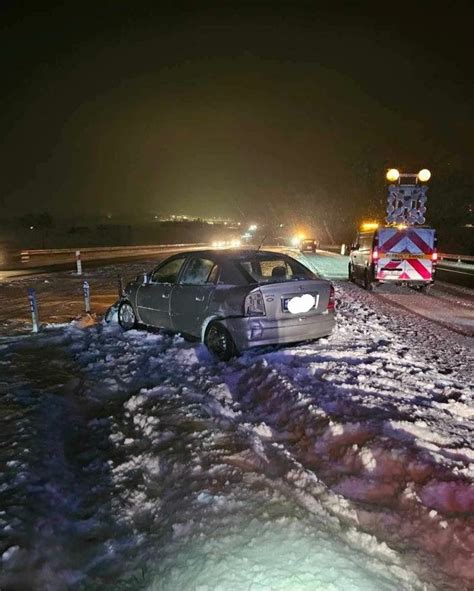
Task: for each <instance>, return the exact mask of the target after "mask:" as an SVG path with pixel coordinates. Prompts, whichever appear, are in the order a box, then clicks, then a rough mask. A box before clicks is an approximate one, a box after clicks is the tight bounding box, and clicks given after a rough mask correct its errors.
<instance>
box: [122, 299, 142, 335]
mask: <svg viewBox="0 0 474 591" xmlns="http://www.w3.org/2000/svg"><path fill="white" fill-rule="evenodd" d="M118 321H119V324H120V326H121V327H122V328H123V329H124V330H130V329H132V328H134V327H135V326H136V324H137V317H136V316H135V312H134V311H133V307H132V304H130V303H129V302H120V306H119V309H118Z"/></svg>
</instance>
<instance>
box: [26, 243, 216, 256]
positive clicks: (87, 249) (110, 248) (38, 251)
mask: <svg viewBox="0 0 474 591" xmlns="http://www.w3.org/2000/svg"><path fill="white" fill-rule="evenodd" d="M206 244H207V243H206V242H196V243H180V244H143V245H140V246H88V247H85V248H44V249H33V250H29V249H28V250H22V251H21V253H20V254H21V257H27V256H29V257H31V256H42V255H43V256H44V255H48V254H72V255H74V256H75V254H76V252H77V251H78V250H79V251H80V252H81V253H96V252H99V253H100V252H111V251H112V252H120V251H141V250H159V249H160V248H174V247H176V248H183V247H184V246H206Z"/></svg>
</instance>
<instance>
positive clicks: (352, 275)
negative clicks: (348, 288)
mask: <svg viewBox="0 0 474 591" xmlns="http://www.w3.org/2000/svg"><path fill="white" fill-rule="evenodd" d="M347 275H348V277H349V281H352V283H354V281H355V277H354V271H353V269H352V264H351V263H349V265H348V266H347Z"/></svg>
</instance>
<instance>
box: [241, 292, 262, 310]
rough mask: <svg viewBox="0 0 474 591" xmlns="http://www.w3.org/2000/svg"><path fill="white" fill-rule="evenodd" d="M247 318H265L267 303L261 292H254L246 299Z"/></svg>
mask: <svg viewBox="0 0 474 591" xmlns="http://www.w3.org/2000/svg"><path fill="white" fill-rule="evenodd" d="M245 314H246V316H265V302H264V301H263V295H262V292H261V291H260V290H256V291H252V292H250V293H249V295H248V296H247V297H246V298H245Z"/></svg>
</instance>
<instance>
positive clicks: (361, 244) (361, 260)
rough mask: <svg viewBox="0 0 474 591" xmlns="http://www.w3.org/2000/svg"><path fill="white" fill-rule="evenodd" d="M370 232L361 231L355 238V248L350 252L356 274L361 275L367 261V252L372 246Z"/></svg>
mask: <svg viewBox="0 0 474 591" xmlns="http://www.w3.org/2000/svg"><path fill="white" fill-rule="evenodd" d="M372 236H373V234H372V233H369V234H367V232H361V233H359V234H358V235H357V238H356V244H355V246H356V248H355V249H354V250H353V251H352V252H351V258H352V264H353V266H354V270H355V272H356V273H357V274H358V275H363V274H364V271H365V267H366V266H367V261H368V258H369V252H370V249H371V247H372Z"/></svg>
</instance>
